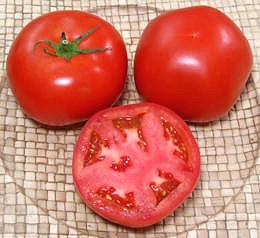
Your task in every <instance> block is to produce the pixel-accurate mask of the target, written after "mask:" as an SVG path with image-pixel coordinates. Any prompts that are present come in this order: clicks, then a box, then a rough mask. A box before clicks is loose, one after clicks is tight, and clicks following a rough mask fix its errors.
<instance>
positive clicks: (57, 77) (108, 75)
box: [7, 11, 127, 126]
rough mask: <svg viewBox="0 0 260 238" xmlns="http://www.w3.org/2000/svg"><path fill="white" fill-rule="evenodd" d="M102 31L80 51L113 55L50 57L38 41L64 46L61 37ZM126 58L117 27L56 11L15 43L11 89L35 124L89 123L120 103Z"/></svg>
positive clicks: (9, 62)
mask: <svg viewBox="0 0 260 238" xmlns="http://www.w3.org/2000/svg"><path fill="white" fill-rule="evenodd" d="M96 26H99V28H98V29H97V30H96V31H95V32H94V33H92V34H91V35H89V36H88V37H87V38H86V39H84V40H83V41H82V42H80V44H79V48H82V49H85V48H106V47H111V48H112V49H111V50H107V51H105V52H98V53H92V54H80V55H77V56H73V57H72V58H71V60H70V62H67V61H66V60H65V59H64V58H61V57H55V56H51V55H48V54H46V53H45V52H44V51H43V50H44V48H46V45H45V44H40V45H38V46H37V47H34V44H35V43H36V42H37V41H39V40H50V41H53V42H57V43H59V41H60V36H61V33H62V32H65V33H66V35H67V39H68V40H69V41H73V40H74V39H75V38H77V37H79V36H80V35H82V34H83V33H85V32H86V31H88V30H89V29H91V28H93V27H96ZM126 73H127V53H126V49H125V45H124V42H123V40H122V38H121V37H120V35H119V34H118V32H117V31H116V30H115V29H114V28H113V26H112V25H110V24H109V23H107V22H105V21H104V20H103V19H101V18H99V17H97V16H95V15H92V14H90V13H86V12H81V11H57V12H51V13H48V14H45V15H42V16H40V17H38V18H36V19H35V20H33V21H32V22H30V23H29V24H28V25H27V26H25V28H24V29H23V30H22V31H21V32H20V33H19V35H18V36H17V38H16V40H15V41H14V43H13V45H12V47H11V49H10V52H9V55H8V59H7V74H8V79H9V84H10V87H11V89H12V91H13V94H14V95H15V96H16V98H17V101H18V103H19V104H20V105H21V107H22V109H23V110H24V112H25V113H26V114H27V115H28V116H29V117H31V118H33V119H34V120H36V121H39V122H41V123H43V124H47V125H51V126H64V125H70V124H74V123H78V122H81V121H84V120H86V119H87V118H88V117H89V116H91V115H92V114H93V113H95V112H97V111H98V110H100V109H104V108H106V107H109V106H111V105H112V104H113V103H114V102H115V101H117V99H118V98H119V96H120V94H121V92H122V90H123V87H124V83H125V79H126Z"/></svg>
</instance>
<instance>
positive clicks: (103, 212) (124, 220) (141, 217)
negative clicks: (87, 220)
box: [72, 103, 200, 228]
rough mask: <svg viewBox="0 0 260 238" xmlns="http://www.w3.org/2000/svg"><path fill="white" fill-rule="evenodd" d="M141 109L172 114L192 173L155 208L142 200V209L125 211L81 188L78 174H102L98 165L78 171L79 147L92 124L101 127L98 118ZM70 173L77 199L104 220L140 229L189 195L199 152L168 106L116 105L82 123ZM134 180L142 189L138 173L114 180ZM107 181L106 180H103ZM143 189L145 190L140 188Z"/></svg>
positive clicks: (144, 171) (197, 169)
mask: <svg viewBox="0 0 260 238" xmlns="http://www.w3.org/2000/svg"><path fill="white" fill-rule="evenodd" d="M144 108H147V111H149V110H154V111H156V112H160V111H164V112H165V113H166V114H169V115H171V116H173V117H174V121H175V122H176V123H177V124H175V126H176V130H178V131H179V132H181V133H182V138H183V139H184V138H185V139H187V141H186V143H187V146H188V148H189V149H188V150H189V154H190V159H191V166H192V168H193V172H192V173H193V174H192V175H191V177H190V179H188V180H187V181H186V182H185V184H184V187H179V188H178V189H177V190H176V191H175V192H174V193H171V194H169V195H168V197H167V199H168V201H162V202H161V203H160V204H159V205H158V209H155V208H149V207H148V208H147V207H146V206H147V204H146V203H145V202H144V204H143V209H141V210H140V211H139V212H138V213H136V212H134V211H127V212H125V211H122V210H119V209H118V207H117V206H116V205H114V206H113V205H111V204H110V205H108V204H107V203H106V201H102V200H97V198H96V197H94V196H93V194H92V193H88V192H86V191H85V190H86V187H87V186H83V185H82V181H83V180H82V177H88V178H95V175H93V174H101V177H103V175H102V173H103V171H102V170H101V169H100V168H98V165H97V167H92V168H91V171H92V173H93V174H92V175H87V174H86V175H82V174H83V173H84V172H82V171H83V169H82V161H81V157H82V154H83V152H82V147H83V146H84V145H86V144H87V135H88V134H89V133H90V128H91V125H92V124H96V123H98V124H99V123H100V125H101V126H102V125H104V124H103V123H102V120H103V119H104V118H113V117H116V116H119V115H120V116H122V115H123V114H124V116H132V115H133V113H132V112H133V111H135V112H136V113H138V112H143V109H144ZM145 110H146V109H145ZM122 111H123V112H122ZM131 111H132V112H131ZM94 127H95V126H94ZM104 133H105V132H104ZM152 140H154V141H155V143H156V144H157V145H158V147H160V144H159V142H158V141H157V138H153V139H152ZM129 147H131V146H129ZM148 168H149V165H147V167H146V166H144V167H143V168H142V171H141V173H142V174H147V173H148ZM184 173H185V172H184ZM72 175H73V179H74V183H75V186H76V188H77V190H78V192H79V194H80V196H81V198H82V199H83V201H84V202H85V203H86V204H87V205H88V206H89V207H90V208H91V209H93V210H94V211H95V212H96V213H97V214H99V215H100V216H102V217H104V218H105V219H107V220H109V221H111V222H113V223H117V224H120V225H123V226H127V227H132V228H143V227H147V226H151V225H153V224H156V223H158V222H159V221H161V220H162V219H163V218H165V217H166V216H168V215H169V214H170V213H171V212H173V211H174V210H175V209H176V208H178V207H179V206H180V205H181V203H182V202H183V201H184V200H185V199H186V198H187V197H188V196H189V194H190V193H191V192H192V191H193V190H194V189H195V187H196V185H197V183H198V181H199V176H200V152H199V148H198V145H197V143H196V141H195V139H194V137H193V135H192V132H191V131H190V129H189V127H188V125H187V124H186V123H185V122H184V121H183V120H182V118H180V117H179V116H178V115H177V114H175V113H174V112H173V111H171V110H170V109H168V108H165V107H163V106H161V105H158V104H154V103H139V104H132V105H124V106H118V107H113V108H108V109H105V110H102V111H100V112H98V113H96V114H94V115H93V116H92V117H91V118H90V119H89V120H88V121H87V122H86V124H85V126H84V127H83V129H82V131H81V133H80V135H79V138H78V140H77V143H76V145H75V148H74V153H73V161H72ZM104 176H105V174H104ZM112 177H113V173H111V178H112ZM133 177H134V178H133ZM135 180H137V181H139V182H137V183H139V184H140V190H142V189H143V188H142V187H141V186H142V178H139V174H134V176H133V175H132V176H129V177H127V179H124V178H123V177H122V178H120V181H118V183H121V184H126V183H128V185H126V187H128V186H129V187H131V183H133V182H134V181H135ZM107 181H110V180H109V179H107ZM86 183H87V181H84V184H86ZM143 192H144V193H145V191H144V190H143ZM140 193H142V192H140ZM146 202H147V201H146Z"/></svg>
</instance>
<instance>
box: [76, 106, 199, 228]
mask: <svg viewBox="0 0 260 238" xmlns="http://www.w3.org/2000/svg"><path fill="white" fill-rule="evenodd" d="M72 166H73V178H74V182H75V185H76V187H77V189H78V191H79V193H80V195H81V197H82V198H83V200H84V201H85V202H86V203H87V205H88V206H89V207H90V208H92V209H93V210H94V211H95V212H96V213H98V214H100V215H101V216H102V217H104V218H106V219H108V220H110V221H112V222H115V223H119V224H121V225H125V226H129V227H145V226H149V225H152V224H154V223H156V222H158V221H160V220H161V219H162V218H164V217H165V216H167V215H168V214H170V213H171V212H172V211H173V210H174V209H176V208H177V207H178V206H179V205H180V204H181V203H182V201H183V200H184V199H185V198H186V197H187V196H188V195H189V194H190V193H191V192H192V191H193V189H194V187H195V185H196V183H197V181H198V178H199V174H200V154H199V149H198V145H197V143H196V141H195V139H194V138H193V136H192V133H191V131H190V129H189V128H188V126H187V125H186V124H185V122H184V121H183V120H182V119H181V118H180V117H179V116H177V115H176V114H175V113H174V112H172V111H171V110H169V109H167V108H165V107H162V106H159V105H157V104H150V103H142V104H135V105H127V106H120V107H115V108H110V109H107V110H104V111H101V112H99V113H97V114H95V115H94V116H93V117H91V118H90V120H89V121H88V122H87V123H86V125H85V126H84V128H83V129H82V131H81V134H80V136H79V138H78V141H77V143H76V146H75V149H74V156H73V165H72Z"/></svg>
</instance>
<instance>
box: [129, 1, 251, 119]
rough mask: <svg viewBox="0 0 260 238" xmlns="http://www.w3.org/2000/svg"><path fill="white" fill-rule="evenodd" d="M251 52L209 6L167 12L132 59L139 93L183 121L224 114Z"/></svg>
mask: <svg viewBox="0 0 260 238" xmlns="http://www.w3.org/2000/svg"><path fill="white" fill-rule="evenodd" d="M251 67H252V53H251V50H250V47H249V44H248V41H247V40H246V38H245V36H244V35H243V34H242V32H241V31H240V30H239V28H238V27H237V26H236V25H235V24H234V23H233V22H232V21H231V20H230V19H229V18H228V17H227V16H225V15H224V14H223V13H221V12H220V11H218V10H216V9H214V8H211V7H204V6H200V7H190V8H184V9H179V10H172V11H169V12H166V13H164V14H162V15H160V16H159V17H157V18H155V19H154V20H152V21H151V22H150V23H149V24H148V26H147V27H146V29H145V30H144V32H143V35H142V37H141V39H140V42H139V45H138V48H137V51H136V56H135V62H134V77H135V83H136V86H137V89H138V92H139V93H140V94H141V95H142V96H143V98H144V99H145V100H147V101H151V102H156V103H159V104H162V105H164V106H167V107H169V108H171V109H172V110H174V111H175V112H176V113H178V114H179V115H180V116H181V117H183V118H184V119H185V120H188V121H195V122H201V121H211V120H215V119H218V118H219V117H221V116H223V115H225V114H226V113H227V112H228V111H229V110H230V108H231V107H232V105H233V104H234V103H235V102H236V100H237V98H238V96H239V95H240V93H241V92H242V90H243V88H244V86H245V84H246V81H247V79H248V77H249V74H250V70H251Z"/></svg>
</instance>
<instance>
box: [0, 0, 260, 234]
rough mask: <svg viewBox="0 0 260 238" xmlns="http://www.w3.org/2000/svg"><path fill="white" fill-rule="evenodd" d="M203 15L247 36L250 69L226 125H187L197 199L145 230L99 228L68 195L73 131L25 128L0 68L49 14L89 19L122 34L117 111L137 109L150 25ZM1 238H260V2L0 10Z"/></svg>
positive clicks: (2, 6) (101, 3)
mask: <svg viewBox="0 0 260 238" xmlns="http://www.w3.org/2000/svg"><path fill="white" fill-rule="evenodd" d="M191 5H211V6H214V7H217V8H218V9H220V10H221V11H223V12H225V13H226V14H227V15H228V16H230V17H231V18H232V19H233V20H234V21H235V22H236V23H237V25H238V26H240V27H241V29H242V30H243V32H244V33H245V35H246V36H247V38H248V40H249V42H250V45H251V47H252V50H253V54H254V67H253V70H252V74H251V77H250V80H249V82H248V84H247V87H246V90H245V91H244V93H243V94H242V95H241V97H240V98H239V101H238V102H237V104H236V105H235V107H234V108H233V109H232V110H231V112H230V113H229V115H228V116H227V117H226V118H223V119H221V120H219V121H216V122H214V123H210V124H208V125H205V126H203V125H200V126H199V125H190V126H191V129H192V131H193V134H194V136H195V137H196V139H197V140H198V143H199V146H200V151H201V155H202V161H201V179H200V182H199V184H198V186H197V187H196V189H195V191H194V192H193V193H192V194H191V195H190V196H189V198H188V199H187V200H186V201H185V202H184V203H183V204H182V205H181V206H180V207H179V208H178V209H177V210H176V211H175V212H174V213H173V214H171V215H170V216H168V217H167V218H166V219H164V220H163V221H162V222H161V223H159V224H157V225H155V226H152V227H149V228H147V229H143V230H133V229H127V228H124V227H121V226H118V225H114V224H112V223H110V222H107V221H105V220H103V219H102V218H101V217H99V216H97V215H95V214H94V213H93V212H92V211H91V210H90V209H88V208H87V207H86V206H85V205H84V203H83V202H82V201H81V199H80V198H79V196H78V194H77V193H76V192H75V187H74V185H73V179H72V175H71V158H72V151H73V146H74V143H75V140H76V137H77V135H78V134H79V131H80V127H78V128H74V129H70V130H52V129H46V128H44V127H42V126H39V125H38V124H36V123H35V122H33V121H31V120H30V119H28V118H26V117H25V115H24V114H23V113H22V111H21V109H20V107H19V106H18V105H17V104H16V101H15V98H14V97H13V95H12V92H11V90H10V88H9V87H8V85H7V82H6V72H5V68H6V66H5V62H6V57H7V54H8V51H9V47H10V45H11V43H12V41H13V40H14V38H15V36H16V35H17V33H18V32H19V31H20V30H21V29H22V27H23V26H25V25H26V24H27V23H28V22H29V21H30V20H31V19H33V18H35V17H37V16H39V15H41V14H43V13H47V12H49V11H54V10H63V9H78V10H83V11H90V12H92V13H95V14H97V15H99V16H101V17H103V18H104V19H106V20H107V21H108V22H110V23H112V24H113V25H114V26H115V28H116V29H117V30H118V31H119V32H120V33H121V34H122V36H123V38H124V41H125V43H126V46H127V51H128V58H129V71H128V82H127V87H126V90H125V92H124V94H123V96H122V98H121V100H120V103H121V104H129V103H135V102H139V101H140V98H139V96H138V94H137V92H136V90H135V86H134V82H133V57H134V53H135V49H136V44H137V42H138V40H139V36H140V34H141V32H142V30H143V29H144V27H145V26H146V25H147V23H148V21H149V20H151V19H153V18H154V17H156V16H157V15H158V14H160V13H161V12H163V11H164V10H167V9H171V8H172V9H175V8H181V7H187V6H191ZM0 76H1V92H0V151H1V160H0V236H1V237H30V238H31V237H121V238H127V237H129V238H134V237H137V238H141V237H151V238H152V237H160V238H161V237H175V236H177V237H189V238H194V237H198V238H205V237H210V238H215V237H220V238H225V237H232V238H233V237H234V238H235V237H243V238H247V237H254V238H255V237H260V192H259V191H260V161H259V159H258V152H259V138H258V135H259V126H260V123H259V116H260V113H259V99H258V95H259V91H260V1H259V0H244V1H242V0H225V1H191V0H181V1H173V0H172V1H170V0H147V1H135V0H122V1H121V0H89V1H87V0H85V1H84V0H82V1H80V0H65V1H61V0H60V1H54V0H35V1H34V0H1V1H0Z"/></svg>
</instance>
